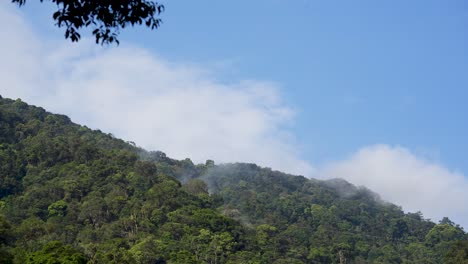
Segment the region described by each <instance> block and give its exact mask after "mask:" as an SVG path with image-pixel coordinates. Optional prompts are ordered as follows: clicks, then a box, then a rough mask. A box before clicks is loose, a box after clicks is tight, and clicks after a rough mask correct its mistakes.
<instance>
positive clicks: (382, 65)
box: [0, 0, 468, 227]
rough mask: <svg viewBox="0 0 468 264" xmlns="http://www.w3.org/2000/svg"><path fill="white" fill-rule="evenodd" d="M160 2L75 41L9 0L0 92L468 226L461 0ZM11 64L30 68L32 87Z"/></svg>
mask: <svg viewBox="0 0 468 264" xmlns="http://www.w3.org/2000/svg"><path fill="white" fill-rule="evenodd" d="M163 3H164V4H165V6H166V12H165V13H164V14H163V16H162V18H163V20H164V23H163V25H162V27H161V28H160V29H158V30H156V31H150V30H148V29H144V28H135V29H126V30H124V31H122V34H121V35H120V41H121V45H120V46H119V47H118V48H113V47H99V46H95V45H93V44H91V43H92V41H90V40H89V39H86V38H85V39H83V41H82V42H81V43H80V44H79V45H75V44H70V43H68V42H67V41H65V40H64V39H63V37H62V36H63V32H62V31H61V30H60V29H56V28H54V27H53V22H52V20H51V13H52V11H53V9H52V7H53V6H52V5H50V4H48V3H45V4H39V3H34V2H33V1H29V2H28V4H27V5H26V7H24V8H22V9H19V10H18V9H16V8H14V6H13V5H11V4H9V6H6V5H3V6H1V7H2V9H0V11H2V10H6V11H5V12H6V13H5V14H12V16H15V17H16V18H18V20H19V21H20V22H18V23H17V24H14V23H12V25H11V26H10V27H11V28H12V29H11V28H6V27H3V30H11V32H12V33H10V36H12V35H13V37H14V38H17V39H18V41H17V42H15V41H14V40H11V41H10V40H7V42H8V41H10V42H11V43H10V47H14V50H15V52H14V57H12V58H10V61H8V59H4V61H5V63H6V64H5V65H6V66H5V67H6V68H5V69H7V70H5V71H4V72H7V73H8V74H7V75H5V76H3V77H2V76H0V77H2V78H3V79H8V78H10V79H12V81H11V82H9V83H8V82H6V81H4V82H5V83H7V84H8V85H5V83H3V85H4V86H3V87H14V88H10V89H9V88H3V89H4V91H2V92H1V93H0V94H2V95H6V96H9V97H22V98H24V99H25V100H26V101H28V102H30V103H34V104H39V105H42V106H44V107H46V108H47V109H50V110H52V111H55V112H61V113H64V114H67V115H69V116H71V117H72V119H73V120H75V121H76V122H79V123H82V124H86V125H88V126H90V127H93V128H101V129H103V130H104V131H106V132H111V133H114V134H115V135H117V136H119V137H123V138H124V139H126V140H133V141H135V142H136V143H137V144H139V145H142V146H144V147H146V148H149V149H161V150H163V151H166V152H168V154H169V155H171V156H174V157H177V158H184V157H187V156H189V157H191V158H192V159H194V160H195V161H202V160H203V159H205V158H213V159H215V160H216V159H219V160H220V161H221V162H229V161H251V162H257V163H259V164H261V165H264V166H270V167H272V168H277V169H281V170H285V171H288V172H292V173H299V174H304V175H306V176H313V177H322V178H330V177H342V178H345V179H347V180H349V181H351V182H353V183H355V184H358V185H366V186H368V187H370V188H371V189H373V190H375V191H377V192H379V193H380V194H382V195H383V197H384V198H385V199H388V200H390V201H392V202H395V203H397V204H401V205H402V206H403V208H404V209H405V210H411V211H414V210H422V211H423V212H424V213H425V214H426V215H429V216H430V217H432V218H434V219H437V218H441V216H442V215H448V216H449V217H451V218H454V219H455V220H456V221H458V222H459V223H463V225H464V226H465V227H468V222H467V221H468V220H467V219H468V209H466V208H465V206H464V205H465V204H466V203H468V195H467V194H464V193H465V192H466V189H467V188H468V179H467V177H466V175H468V163H466V156H467V150H468V137H467V136H466V135H468V124H467V122H466V121H465V119H466V118H465V116H466V113H468V104H466V100H467V98H468V90H467V89H466V88H468V3H467V2H466V1H464V0H451V1H442V0H439V1H434V0H412V1H404V0H394V1H371V0H361V1H311V0H310V1H308V0H293V1H288V2H285V1H276V0H269V1H267V0H258V1H214V0H212V1H196V2H195V1H174V0H173V1H167V2H163ZM13 24H14V25H13ZM16 29H21V30H16ZM25 32H26V33H25ZM28 32H29V33H28ZM28 34H29V35H34V36H33V37H32V38H33V40H30V39H29V37H30V36H29V35H28ZM85 35H86V34H85ZM24 39H28V41H29V42H30V43H36V45H29V46H28V45H26V44H25V42H26V41H22V40H24ZM8 43H9V42H8ZM23 44H24V45H23ZM3 45H5V44H3ZM36 46H37V50H36ZM39 46H40V47H39ZM1 48H2V47H1V46H0V50H2V49H1ZM3 50H4V51H5V50H7V49H5V48H3ZM10 53H11V52H6V51H5V52H4V54H0V55H2V56H3V57H5V56H6V57H8V55H11V54H10ZM31 54H33V55H31ZM18 57H21V58H26V59H24V61H22V60H18V59H17V58H18ZM18 61H20V62H21V63H20V62H18ZM14 63H17V64H18V69H21V67H24V65H28V67H32V70H31V71H32V72H33V73H34V74H31V76H32V77H28V78H30V79H31V80H29V79H28V80H26V81H25V82H26V84H24V85H23V84H21V85H20V84H18V83H17V79H18V78H17V79H14V78H13V77H11V76H16V75H15V74H18V76H21V78H24V77H23V75H21V74H20V73H19V71H18V73H16V72H13V71H14V70H12V69H11V68H12V67H11V65H12V64H14ZM1 66H2V65H1V64H0V68H1ZM7 66H8V67H7ZM13 68H14V67H13ZM43 69H46V70H43ZM62 69H72V70H73V71H70V72H67V73H66V74H61V75H60V76H58V75H56V73H57V72H60V70H62ZM107 69H108V70H107ZM152 69H155V70H154V71H152ZM8 71H10V72H8ZM140 73H141V74H140ZM145 73H146V75H145ZM93 75H96V76H97V77H96V76H93ZM143 75H144V76H143ZM90 76H91V77H90ZM171 76H173V77H171ZM28 82H29V83H28ZM126 83H134V84H133V86H132V85H130V84H129V85H127V86H126ZM12 84H14V85H13V86H12ZM31 84H33V86H35V87H34V89H32V88H30V86H31ZM71 84H73V85H75V86H76V87H75V86H74V87H72V86H73V85H71ZM28 85H29V86H28ZM135 85H136V86H137V87H136V88H135V87H134V86H135ZM96 91H97V92H96ZM76 98H82V100H83V101H82V102H79V101H76V100H78V99H76ZM143 98H144V99H145V100H146V101H144V102H143ZM127 99H128V100H127ZM132 100H133V101H132ZM77 102H78V103H77ZM96 102H98V103H96ZM161 109H164V111H162V110H161ZM116 113H118V115H117V114H116ZM194 113H198V114H194ZM161 115H162V116H167V118H163V117H161ZM126 116H127V117H126ZM135 116H143V117H144V119H143V118H142V119H141V120H144V121H141V120H139V121H141V122H134V120H133V119H134V117H135ZM126 118H127V119H126ZM142 123H143V124H144V125H142ZM171 128H172V130H171ZM181 131H183V132H184V131H185V132H186V133H185V134H184V133H183V132H181ZM226 138H227V139H228V140H226ZM408 186H409V187H408ZM415 186H417V187H418V188H419V192H416V191H414V190H412V189H411V188H414V187H415ZM389 187H390V188H389ZM447 192H451V193H452V196H451V198H450V197H448V198H447V197H446V195H444V194H446V193H447ZM410 193H412V194H410ZM421 197H422V198H421ZM418 198H419V200H418ZM444 199H445V200H447V203H450V204H453V206H452V207H450V206H448V205H447V203H444V202H443V201H444ZM416 200H418V201H416ZM439 203H440V204H439ZM449 207H450V208H449ZM447 208H448V209H447Z"/></svg>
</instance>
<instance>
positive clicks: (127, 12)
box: [12, 0, 164, 44]
mask: <svg viewBox="0 0 468 264" xmlns="http://www.w3.org/2000/svg"><path fill="white" fill-rule="evenodd" d="M12 2H13V3H17V4H18V5H19V6H22V5H24V4H26V0H12ZM41 2H42V0H41ZM51 2H52V3H54V4H56V6H57V11H55V12H54V13H53V15H52V17H53V19H54V20H55V22H56V25H57V26H58V27H65V38H67V39H68V38H70V40H71V41H73V42H77V41H79V40H80V38H81V35H80V33H79V32H80V30H82V28H87V27H91V28H92V29H93V31H92V33H93V35H94V36H95V38H96V43H101V44H109V43H113V42H116V43H117V44H118V43H119V41H118V39H117V35H118V33H119V31H120V29H122V28H125V27H128V26H135V25H144V26H147V27H148V28H151V29H155V28H158V27H159V26H160V24H161V19H160V18H157V16H159V15H160V14H161V13H162V12H163V11H164V6H163V5H160V4H158V3H156V2H153V1H146V0H121V1H91V0H89V1H63V0H51Z"/></svg>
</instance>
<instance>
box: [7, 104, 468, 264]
mask: <svg viewBox="0 0 468 264" xmlns="http://www.w3.org/2000/svg"><path fill="white" fill-rule="evenodd" d="M154 136H155V137H157V131H155V135H154ZM0 263H214V264H218V263H252V264H253V263H276V264H280V263H457V264H458V263H468V235H467V234H466V233H465V232H464V230H463V229H462V228H461V227H460V226H458V225H456V224H455V223H453V222H451V221H450V220H449V219H448V218H444V219H443V220H442V221H441V222H440V223H438V224H435V223H433V222H431V221H429V220H426V219H424V217H423V216H422V214H421V213H419V212H416V213H404V212H403V211H402V210H401V208H400V207H398V206H396V205H393V204H390V203H387V202H384V201H382V200H381V199H380V198H379V196H378V195H377V194H375V193H373V192H372V191H370V190H368V189H365V188H361V187H355V186H353V185H352V184H350V183H348V182H346V181H344V180H341V179H334V180H329V181H320V180H315V179H307V178H304V177H302V176H293V175H288V174H285V173H281V172H278V171H273V170H271V169H268V168H261V167H259V166H257V165H255V164H243V163H234V164H221V165H216V164H215V163H214V162H213V161H210V160H208V161H207V162H206V163H205V164H193V162H192V161H191V160H190V159H185V160H175V159H171V158H169V157H167V156H166V155H165V154H164V153H163V152H160V151H155V152H152V151H146V150H144V149H141V148H139V147H137V146H135V144H133V143H131V142H125V141H123V140H121V139H117V138H115V137H114V136H112V135H111V134H106V133H103V132H101V131H99V130H91V129H89V128H87V127H85V126H80V125H77V124H74V123H73V122H72V121H71V120H70V119H69V118H68V117H66V116H64V115H57V114H51V113H49V112H47V111H45V110H44V109H42V108H40V107H35V106H30V105H28V104H26V103H24V102H22V101H21V100H20V99H18V100H11V99H4V98H1V97H0Z"/></svg>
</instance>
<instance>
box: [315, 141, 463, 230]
mask: <svg viewBox="0 0 468 264" xmlns="http://www.w3.org/2000/svg"><path fill="white" fill-rule="evenodd" d="M320 174H321V175H322V176H323V177H325V178H336V177H339V178H344V179H346V180H348V181H349V182H352V183H354V184H356V185H364V186H366V187H368V188H370V189H371V190H374V191H376V192H377V193H379V194H380V195H381V196H382V198H383V199H384V200H387V201H390V202H392V203H395V204H397V205H401V206H402V207H403V209H404V210H405V211H410V212H416V211H421V212H423V213H424V215H425V216H426V217H429V218H431V219H432V220H433V221H435V222H437V221H439V220H440V219H442V217H444V216H448V217H450V218H451V219H452V220H453V221H454V222H456V223H458V224H460V225H462V226H464V227H465V228H466V227H468V219H467V216H468V207H467V206H466V205H467V204H468V180H467V178H466V177H465V176H464V175H462V174H460V173H457V172H453V171H450V170H448V169H446V168H444V167H442V166H441V165H437V164H434V163H432V162H429V161H427V160H424V159H422V158H420V157H417V156H416V155H415V154H413V153H412V152H411V151H409V150H408V149H405V148H403V147H399V146H395V147H393V146H388V145H375V146H369V147H365V148H362V149H360V150H359V151H357V152H356V153H355V154H353V155H352V156H350V157H349V158H348V159H345V160H343V161H339V162H335V163H332V164H329V165H328V166H327V167H325V168H324V169H323V170H321V171H320Z"/></svg>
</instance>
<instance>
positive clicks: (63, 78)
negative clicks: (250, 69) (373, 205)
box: [0, 3, 313, 174]
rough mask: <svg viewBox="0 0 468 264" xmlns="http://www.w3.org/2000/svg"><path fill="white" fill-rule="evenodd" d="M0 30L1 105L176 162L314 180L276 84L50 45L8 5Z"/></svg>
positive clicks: (129, 51)
mask: <svg viewBox="0 0 468 264" xmlns="http://www.w3.org/2000/svg"><path fill="white" fill-rule="evenodd" d="M8 5H9V6H8ZM0 28H1V31H2V32H7V34H8V36H10V37H9V38H5V39H4V40H3V41H2V43H0V56H1V57H2V60H1V61H0V87H1V90H0V94H1V95H2V96H5V97H11V98H18V97H19V98H22V99H23V100H25V101H26V102H28V103H32V104H37V105H40V106H43V107H44V108H46V109H48V110H50V111H53V112H57V113H63V114H66V115H68V116H70V117H71V118H72V120H74V121H75V122H78V123H81V124H85V125H87V126H89V127H91V128H95V129H101V130H103V131H105V132H109V133H113V134H114V135H116V136H117V137H121V138H123V139H125V140H129V141H134V142H135V143H136V144H138V145H141V146H143V147H144V148H146V149H149V150H162V151H164V152H166V153H167V154H168V155H169V156H171V157H174V158H179V159H183V158H186V157H189V158H191V159H193V160H194V161H195V162H204V161H205V160H206V159H214V160H216V161H217V162H237V161H243V162H255V163H258V164H260V165H262V166H268V167H272V168H273V169H278V170H284V171H286V172H290V173H296V174H309V173H311V172H312V171H313V168H312V166H311V165H309V164H308V163H307V162H306V161H305V160H303V159H302V158H301V157H300V153H299V151H298V149H299V148H298V146H297V145H296V144H295V142H294V138H293V136H292V135H291V133H290V132H289V131H290V128H289V127H290V125H291V123H292V121H293V117H294V111H293V110H292V108H291V107H289V106H287V105H286V104H285V103H284V102H283V101H282V100H281V94H280V91H279V89H278V87H276V86H275V85H274V84H272V83H268V82H263V81H257V80H240V81H238V82H235V83H227V84H226V83H223V82H221V81H219V80H217V79H216V76H215V72H211V71H210V69H207V68H204V67H203V66H197V65H193V64H192V65H186V64H183V63H178V64H177V63H176V64H174V63H169V62H168V61H166V60H164V59H161V58H159V57H157V56H155V55H154V54H151V53H150V52H148V51H147V50H144V49H142V48H138V47H129V46H125V47H124V46H121V47H118V48H107V49H104V48H101V47H96V45H94V44H93V43H92V41H90V40H83V41H82V43H80V44H79V45H72V44H70V43H68V41H67V42H65V41H64V40H62V39H59V40H58V41H53V40H52V41H51V40H48V42H46V41H44V40H43V39H41V38H40V37H38V36H36V35H35V34H34V32H33V30H32V29H31V27H30V26H29V25H28V24H27V22H25V20H24V19H23V18H22V17H21V15H20V14H19V13H18V11H17V10H15V8H14V6H13V5H12V4H10V3H2V4H0Z"/></svg>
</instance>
